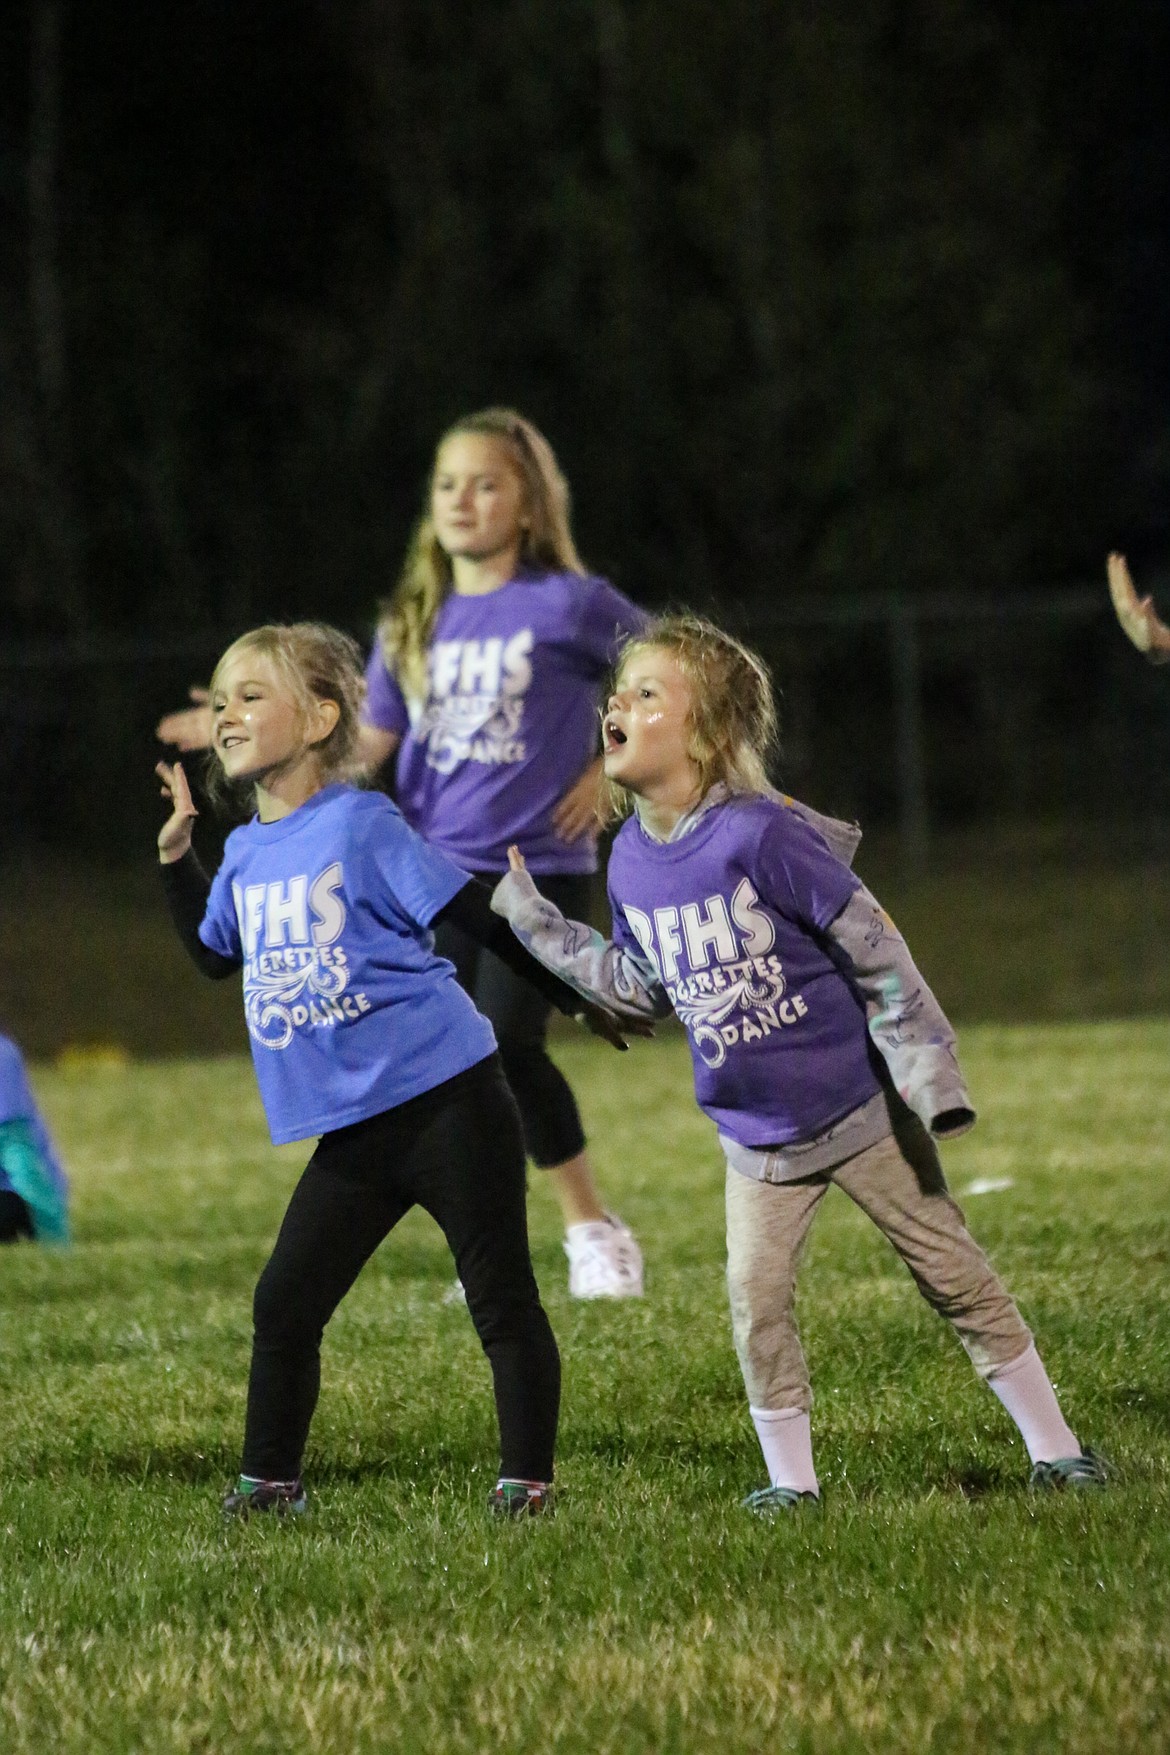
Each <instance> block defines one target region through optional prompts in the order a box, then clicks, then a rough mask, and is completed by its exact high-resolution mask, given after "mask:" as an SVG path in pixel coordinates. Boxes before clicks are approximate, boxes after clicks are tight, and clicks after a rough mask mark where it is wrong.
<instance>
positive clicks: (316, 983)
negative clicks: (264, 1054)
mask: <svg viewBox="0 0 1170 1755" xmlns="http://www.w3.org/2000/svg"><path fill="white" fill-rule="evenodd" d="M294 954H295V955H297V956H300V957H304V958H305V959H306V960H305V962H304V964H303V965H302V966H301V967H300V968H297V969H291V970H290V969H275V970H261V969H259V968H257V967H255V966H249V968H248V971H247V973H246V975H245V978H244V1015H245V1017H246V1018H247V1020H248V1031H249V1034H250V1035H252V1036H254V1037H255V1039H256V1041H257V1042H261V1043H263V1045H264V1047H265V1048H287V1047H288V1045H289V1043H290V1042H291V1041H292V1037H293V1030H294V1028H295V1026H296V1025H297V1024H298V1023H302V1022H304V1021H305V1020H304V1019H303V1018H300V1017H298V1016H297V1015H296V1013H297V1012H298V1011H304V1012H305V1013H306V1015H308V1013H309V1007H310V1006H311V1005H312V998H310V996H312V997H315V998H317V999H322V1000H326V1001H328V1000H335V1001H336V1000H338V999H339V998H340V997H341V995H342V994H343V993H344V992H345V990H346V987H347V986H348V985H349V969H348V968H347V967H346V965H345V964H344V963H343V962H341V961H340V960H339V959H338V958H337V955H336V953H334V954H333V957H332V958H331V960H330V962H328V963H325V962H324V961H323V960H322V955H321V953H320V952H319V951H309V950H306V951H300V952H297V953H294ZM325 954H326V955H328V954H329V953H328V952H326V953H325ZM298 1001H301V1002H302V1003H301V1004H300V1005H299V1006H298V1004H297V1002H298ZM306 1002H307V1003H306ZM327 1009H329V1010H332V1008H327Z"/></svg>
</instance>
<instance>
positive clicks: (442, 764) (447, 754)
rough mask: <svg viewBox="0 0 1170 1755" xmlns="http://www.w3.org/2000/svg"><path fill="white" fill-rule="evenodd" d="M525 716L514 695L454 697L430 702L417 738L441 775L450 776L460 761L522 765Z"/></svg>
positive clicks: (429, 761)
mask: <svg viewBox="0 0 1170 1755" xmlns="http://www.w3.org/2000/svg"><path fill="white" fill-rule="evenodd" d="M523 713H524V702H523V700H518V699H516V698H515V697H512V696H508V697H505V698H504V699H503V700H501V699H500V697H499V696H498V695H492V696H486V695H470V696H465V695H457V696H452V697H450V698H449V699H447V700H445V701H430V702H428V703H427V705H426V707H425V708H424V709H423V711H422V713H421V715H420V716H419V721H418V724H417V725H416V727H415V732H414V735H415V738H416V740H417V741H418V742H419V743H421V744H423V745H425V747H426V752H427V755H426V761H427V767H428V768H433V769H434V770H435V772H436V773H437V774H450V773H451V772H452V770H453V769H455V768H457V767H458V766H459V764H460V762H482V763H484V764H485V765H501V764H509V763H512V762H522V761H523V760H524V757H525V744H524V740H523V739H522V738H521V737H520V735H519V733H520V721H521V718H522V717H523Z"/></svg>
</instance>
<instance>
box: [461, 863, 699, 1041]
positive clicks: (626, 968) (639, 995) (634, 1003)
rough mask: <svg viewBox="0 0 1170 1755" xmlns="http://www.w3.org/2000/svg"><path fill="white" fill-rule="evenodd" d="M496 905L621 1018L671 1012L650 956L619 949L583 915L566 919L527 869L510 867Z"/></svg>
mask: <svg viewBox="0 0 1170 1755" xmlns="http://www.w3.org/2000/svg"><path fill="white" fill-rule="evenodd" d="M492 908H493V910H494V912H495V913H497V914H502V915H503V917H504V919H505V920H506V921H507V922H508V924H509V926H510V927H511V928H512V931H513V932H514V933H515V934H516V937H517V938H518V939H519V940H520V942H521V944H522V945H523V946H524V948H525V949H526V950H527V951H530V952H531V953H532V955H533V956H534V957H536V958H537V960H538V961H539V962H541V963H543V964H544V966H545V968H546V969H551V970H552V972H553V974H554V975H559V976H560V978H561V980H562V981H564V982H567V983H568V985H569V986H570V987H573V988H575V989H576V991H577V992H578V993H580V994H582V995H583V996H584V997H585V998H586V999H590V1000H593V1001H595V1002H596V1003H597V1004H599V1005H603V1006H605V1007H606V1009H607V1010H608V1011H611V1012H613V1013H615V1014H616V1016H618V1017H619V1018H620V1017H628V1018H664V1017H666V1016H667V1015H668V1014H669V1013H670V1011H671V1004H670V1000H669V999H668V998H667V995H666V990H665V988H664V987H663V985H662V983H661V981H659V979H658V974H657V971H656V970H655V968H654V965H653V964H652V963H651V962H650V960H649V958H647V957H638V956H635V955H634V954H633V953H632V952H630V951H623V950H620V949H619V948H618V946H617V945H615V944H614V943H613V942H612V941H611V940H609V939H605V938H602V936H601V934H600V933H599V932H594V930H593V928H592V927H591V926H585V925H583V924H582V923H581V922H580V921H578V920H566V919H565V917H564V915H563V914H562V913H561V911H560V909H559V908H557V907H556V906H555V904H554V903H552V902H550V901H549V900H548V899H547V897H545V896H542V895H541V894H540V892H539V890H538V889H537V887H536V885H535V884H534V883H533V881H532V878H531V877H530V876H529V874H528V873H527V872H526V871H510V872H508V873H507V874H506V875H505V876H504V877H502V878H501V879H500V881H499V883H498V884H497V885H496V887H495V890H494V892H493V894H492Z"/></svg>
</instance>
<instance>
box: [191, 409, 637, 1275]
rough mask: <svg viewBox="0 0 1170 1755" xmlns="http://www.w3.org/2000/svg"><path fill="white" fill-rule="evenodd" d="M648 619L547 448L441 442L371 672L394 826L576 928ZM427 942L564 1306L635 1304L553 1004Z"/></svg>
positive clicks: (516, 426)
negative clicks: (609, 562)
mask: <svg viewBox="0 0 1170 1755" xmlns="http://www.w3.org/2000/svg"><path fill="white" fill-rule="evenodd" d="M644 621H645V616H644V614H643V613H642V611H641V610H639V609H637V608H636V607H635V606H634V604H632V603H631V602H630V601H629V599H628V598H626V597H623V596H622V594H621V593H620V592H619V591H616V590H614V588H613V586H612V585H609V584H607V583H606V581H605V580H603V579H597V578H594V577H592V576H591V575H589V574H588V573H586V571H585V568H584V567H583V566H582V564H581V560H580V558H579V556H578V554H577V550H576V546H575V544H574V542H573V535H572V529H571V525H570V521H569V493H568V486H567V484H566V482H565V479H564V477H563V475H562V474H561V471H560V468H559V467H558V464H557V460H556V457H555V455H554V453H553V450H552V447H551V446H550V445H549V443H548V440H547V439H546V438H545V437H544V435H543V434H542V433H541V432H540V431H539V430H538V429H537V428H536V427H535V426H533V424H532V422H531V421H528V420H525V419H524V417H523V416H522V415H519V414H517V413H515V412H514V410H512V409H507V408H489V409H485V410H482V411H481V412H479V413H477V414H471V415H467V416H465V417H464V418H463V419H462V420H459V421H457V422H456V423H455V425H454V426H453V427H451V428H450V429H449V430H448V431H447V432H446V433H445V434H444V435H443V437H442V439H441V440H440V441H439V445H438V448H437V450H436V453H435V460H434V466H433V468H432V471H431V478H430V482H429V484H428V489H427V498H426V502H425V504H424V507H423V513H422V516H421V518H420V520H419V522H418V524H417V526H416V528H415V532H414V535H413V537H412V540H411V544H410V548H409V550H408V553H407V556H406V560H405V563H404V565H403V570H402V575H401V577H400V579H399V582H398V585H397V588H396V590H395V592H394V594H393V596H392V597H391V598H390V600H389V602H388V603H387V605H386V606H385V611H384V614H383V618H382V622H381V626H380V628H379V636H378V641H377V644H376V646H375V648H374V651H373V653H372V655H371V657H370V662H369V665H368V667H367V671H366V682H367V697H366V704H365V708H364V712H363V720H364V723H363V725H362V731H361V752H362V760H363V762H364V764H365V766H366V767H367V768H368V769H369V770H370V771H376V770H377V769H379V768H380V767H382V765H383V764H384V763H385V762H387V761H389V760H390V758H391V757H395V758H396V760H395V796H396V798H397V801H398V804H399V806H400V808H401V810H402V813H403V815H404V816H405V817H406V820H407V822H409V823H410V824H411V826H412V827H413V828H415V829H417V830H418V832H419V834H420V835H423V836H424V837H425V838H426V839H427V840H428V841H429V842H431V844H432V845H433V846H436V847H438V848H440V849H441V850H442V851H443V852H444V853H446V854H448V855H449V856H450V858H452V859H454V860H455V861H456V862H457V863H458V864H459V865H461V866H462V867H463V869H464V870H465V871H469V872H473V873H476V874H477V875H481V876H484V877H490V878H492V879H493V881H494V880H495V879H496V878H498V877H499V876H500V875H501V874H502V873H503V872H504V871H506V870H507V864H508V858H507V850H508V848H509V846H510V845H512V844H513V843H514V844H516V845H517V846H519V847H520V849H521V851H522V852H523V854H524V857H525V858H526V859H527V861H528V865H529V869H530V870H531V871H532V872H533V873H534V874H535V876H536V877H537V878H538V879H539V881H540V886H541V889H542V890H543V891H544V892H545V893H546V894H547V895H549V896H550V897H552V899H553V900H554V901H555V902H556V903H557V904H558V906H559V907H561V908H562V909H564V911H565V912H566V913H568V914H572V915H577V914H587V913H588V911H589V896H590V881H589V880H590V875H591V874H592V873H593V872H594V871H596V869H597V833H598V819H597V809H598V786H599V781H600V779H601V758H600V756H599V755H598V753H597V708H598V705H599V699H600V695H601V693H602V690H603V686H604V682H605V679H606V678H607V677H608V675H609V674H610V671H611V669H612V665H613V661H614V658H615V657H616V655H617V650H618V647H619V646H620V644H621V642H622V640H623V639H625V638H626V637H627V636H628V635H630V634H631V633H633V632H636V631H637V629H638V628H639V627H641V626H642V624H643V622H644ZM192 696H193V697H194V698H195V699H196V700H197V701H199V702H201V703H202V702H204V701H205V700H206V696H205V693H204V691H203V690H200V689H193V690H192ZM158 734H159V736H160V737H161V738H162V739H163V740H164V742H167V743H174V744H177V745H178V747H179V748H180V749H195V748H205V747H206V746H207V744H208V743H209V742H210V725H209V721H208V716H207V712H206V708H205V706H203V705H199V706H197V707H195V708H191V709H188V710H187V711H185V712H180V713H172V714H168V715H167V717H166V718H164V719H163V720H162V722H161V723H160V725H159V728H158ZM438 941H439V948H440V950H441V952H442V954H443V955H444V956H446V957H449V958H450V959H451V961H452V962H453V963H454V965H455V969H456V972H457V974H458V977H459V980H460V981H461V982H462V984H463V985H464V987H465V988H466V989H467V991H468V992H469V993H470V994H471V996H472V998H473V999H474V1000H475V1003H476V1005H477V1006H478V1007H479V1009H480V1011H482V1012H483V1013H484V1014H485V1016H487V1017H488V1018H490V1019H491V1022H492V1025H493V1027H494V1029H495V1032H496V1038H497V1040H498V1042H499V1048H500V1057H501V1060H502V1061H503V1065H504V1071H505V1074H506V1076H507V1079H508V1082H509V1084H510V1085H511V1087H512V1090H513V1092H514V1094H515V1097H516V1100H517V1103H518V1104H519V1107H520V1115H521V1120H522V1122H523V1125H524V1135H525V1143H526V1147H527V1151H528V1154H529V1156H530V1157H531V1158H532V1160H533V1162H534V1163H535V1164H536V1165H537V1166H538V1167H539V1168H540V1169H542V1170H544V1171H546V1172H547V1174H548V1175H549V1177H550V1179H551V1181H552V1183H553V1186H554V1188H555V1189H556V1193H557V1197H558V1199H559V1202H560V1206H561V1213H562V1216H563V1219H564V1224H565V1253H566V1254H567V1256H568V1258H569V1290H570V1293H571V1294H572V1295H573V1296H574V1297H578V1298H622V1297H630V1296H638V1295H640V1293H641V1291H642V1255H641V1251H640V1250H639V1248H638V1245H637V1242H636V1241H635V1239H634V1237H633V1235H632V1234H631V1232H630V1230H629V1229H628V1227H627V1226H625V1225H624V1224H622V1223H621V1221H620V1220H619V1219H617V1218H616V1217H615V1216H614V1215H613V1214H612V1213H611V1212H608V1211H607V1210H606V1208H605V1206H604V1205H603V1203H602V1199H601V1196H600V1193H599V1191H598V1188H597V1184H596V1181H595V1179H594V1174H593V1168H592V1165H591V1162H590V1159H589V1155H588V1152H587V1151H586V1146H585V1133H584V1130H583V1128H582V1125H581V1117H580V1113H579V1111H578V1108H577V1103H576V1100H575V1098H574V1096H573V1093H572V1091H571V1089H570V1088H569V1085H568V1082H567V1081H566V1079H565V1078H564V1075H563V1074H562V1073H561V1071H560V1070H559V1068H558V1067H557V1066H556V1065H555V1064H554V1063H553V1061H552V1060H551V1059H550V1057H549V1054H548V1048H547V1040H546V1038H547V1025H548V1016H549V1007H548V1003H547V1001H546V1000H545V999H544V998H543V997H542V995H541V994H540V993H538V992H537V991H536V989H535V988H534V987H533V986H532V984H531V982H530V981H526V980H524V979H522V978H521V977H519V976H518V975H517V974H516V972H515V971H514V970H513V969H510V968H509V967H508V966H507V964H506V963H504V962H502V961H501V960H500V958H498V957H497V956H495V955H494V954H493V953H491V952H490V951H485V950H484V949H483V947H482V946H481V945H478V944H477V943H475V942H474V940H472V939H471V938H469V937H468V935H467V934H466V933H464V932H462V931H460V930H459V928H458V927H457V926H456V925H455V924H453V923H450V922H448V923H445V924H442V925H441V926H440V927H439V929H438Z"/></svg>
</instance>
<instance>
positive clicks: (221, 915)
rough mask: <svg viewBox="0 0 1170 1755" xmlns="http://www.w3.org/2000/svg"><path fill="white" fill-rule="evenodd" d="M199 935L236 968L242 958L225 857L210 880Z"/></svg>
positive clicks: (228, 869)
mask: <svg viewBox="0 0 1170 1755" xmlns="http://www.w3.org/2000/svg"><path fill="white" fill-rule="evenodd" d="M164 882H165V879H164ZM180 936H181V934H180ZM199 939H200V942H201V943H202V944H204V945H206V946H207V948H208V950H209V951H215V952H216V953H217V955H219V956H220V957H224V958H226V959H227V960H228V961H229V962H232V963H234V964H235V965H236V967H237V968H238V967H239V966H240V964H241V963H242V962H243V960H244V948H243V945H242V944H241V942H240V923H239V920H238V919H237V918H236V899H235V896H234V894H233V891H232V881H231V870H230V866H229V862H228V860H227V859H225V860H224V862H223V864H222V865H221V866H220V868H219V870H218V871H217V872H216V874H215V876H214V877H213V878H212V880H211V889H210V891H209V892H208V896H207V907H206V909H205V910H204V914H203V922H202V925H201V926H200V928H199ZM196 960H197V961H198V958H197V959H196Z"/></svg>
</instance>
